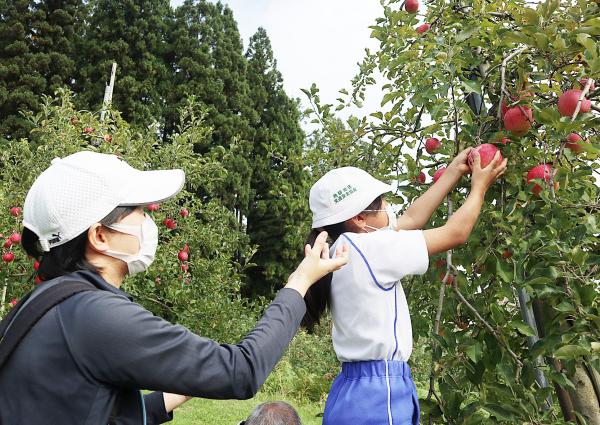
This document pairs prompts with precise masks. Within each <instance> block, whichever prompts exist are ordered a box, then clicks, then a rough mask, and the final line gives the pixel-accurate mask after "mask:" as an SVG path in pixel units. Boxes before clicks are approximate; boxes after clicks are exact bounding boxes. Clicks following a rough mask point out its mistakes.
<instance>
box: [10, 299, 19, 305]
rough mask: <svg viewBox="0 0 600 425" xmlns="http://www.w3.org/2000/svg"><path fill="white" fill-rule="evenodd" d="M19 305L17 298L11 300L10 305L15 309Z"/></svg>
mask: <svg viewBox="0 0 600 425" xmlns="http://www.w3.org/2000/svg"><path fill="white" fill-rule="evenodd" d="M17 303H18V301H17V299H16V298H13V299H12V300H10V305H12V306H13V307H14V306H16V305H17Z"/></svg>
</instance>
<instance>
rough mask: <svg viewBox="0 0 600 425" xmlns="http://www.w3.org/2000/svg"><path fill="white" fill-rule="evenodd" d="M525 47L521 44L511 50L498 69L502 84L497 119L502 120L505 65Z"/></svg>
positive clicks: (525, 47)
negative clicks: (518, 47) (519, 46)
mask: <svg viewBox="0 0 600 425" xmlns="http://www.w3.org/2000/svg"><path fill="white" fill-rule="evenodd" d="M527 49H528V47H527V46H523V47H521V48H520V49H518V50H515V51H514V52H512V53H511V54H510V55H508V56H507V57H505V58H504V60H503V61H502V66H501V68H500V70H501V71H500V75H501V81H502V85H501V86H500V102H499V103H498V120H499V121H502V101H503V100H504V92H505V91H506V65H507V64H508V62H510V61H511V60H512V59H513V58H514V57H515V56H518V55H520V54H521V53H523V52H524V51H525V50H527Z"/></svg>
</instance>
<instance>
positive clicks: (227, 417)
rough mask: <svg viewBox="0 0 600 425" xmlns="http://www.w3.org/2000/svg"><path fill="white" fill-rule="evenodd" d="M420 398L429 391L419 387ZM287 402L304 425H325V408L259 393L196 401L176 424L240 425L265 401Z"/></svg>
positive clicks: (180, 414)
mask: <svg viewBox="0 0 600 425" xmlns="http://www.w3.org/2000/svg"><path fill="white" fill-rule="evenodd" d="M418 393H419V396H420V397H423V396H426V395H427V390H425V389H423V388H418ZM273 400H283V401H285V402H287V403H289V404H291V405H292V406H294V408H295V409H296V410H297V411H298V414H299V415H300V418H301V419H302V423H303V424H304V425H321V422H322V416H321V414H322V413H323V409H324V407H325V406H324V405H323V404H319V403H311V402H298V401H296V400H290V399H286V397H285V396H277V395H271V394H266V393H258V394H257V395H256V396H255V397H254V398H253V399H251V400H207V399H204V398H195V399H192V400H190V401H189V402H187V403H185V404H184V405H183V406H181V407H180V408H179V409H177V410H176V411H175V415H174V418H173V422H171V423H172V424H174V425H236V424H237V423H238V422H239V421H241V420H244V419H246V418H247V417H248V415H249V414H250V412H252V410H253V409H254V408H255V407H256V406H258V405H259V404H260V403H264V402H265V401H273Z"/></svg>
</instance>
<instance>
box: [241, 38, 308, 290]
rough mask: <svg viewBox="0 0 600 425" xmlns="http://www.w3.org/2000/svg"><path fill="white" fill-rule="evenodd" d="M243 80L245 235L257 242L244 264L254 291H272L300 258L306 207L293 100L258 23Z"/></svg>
mask: <svg viewBox="0 0 600 425" xmlns="http://www.w3.org/2000/svg"><path fill="white" fill-rule="evenodd" d="M246 58H247V59H248V85H249V87H250V98H251V99H252V101H253V104H252V109H251V114H252V115H251V119H250V128H251V134H252V136H251V141H252V148H253V149H252V153H253V160H252V180H251V187H252V194H253V196H252V198H251V201H250V208H249V210H248V219H247V221H248V224H247V229H248V235H249V236H250V241H251V242H252V243H253V244H255V245H257V247H258V248H257V251H256V254H255V255H254V257H253V261H254V262H255V263H256V264H257V267H255V268H253V269H249V270H248V275H249V278H250V284H251V287H252V290H253V291H258V292H261V293H265V292H267V293H268V292H271V291H273V290H274V289H276V288H278V287H279V286H280V285H281V283H282V282H284V281H285V278H286V275H287V273H289V270H291V269H292V267H293V264H295V263H296V262H297V261H298V259H299V254H300V252H301V251H300V249H299V247H301V246H302V245H303V237H304V236H305V233H306V230H307V228H306V225H305V221H306V217H307V216H308V211H307V208H306V202H305V200H304V198H305V193H306V189H307V187H306V184H305V180H306V179H305V174H306V173H305V172H304V170H303V167H302V164H301V162H300V161H301V157H302V146H303V140H304V132H303V131H302V128H301V127H300V113H299V110H298V104H297V102H296V101H295V100H292V99H290V98H289V97H288V96H287V94H286V93H285V91H284V89H283V79H282V77H281V73H280V72H279V71H278V70H277V61H276V60H275V58H274V57H273V50H272V48H271V42H270V40H269V37H268V36H267V33H266V31H265V30H264V29H263V28H259V29H258V31H257V32H256V33H255V34H254V35H253V36H252V37H251V38H250V43H249V46H248V50H247V51H246Z"/></svg>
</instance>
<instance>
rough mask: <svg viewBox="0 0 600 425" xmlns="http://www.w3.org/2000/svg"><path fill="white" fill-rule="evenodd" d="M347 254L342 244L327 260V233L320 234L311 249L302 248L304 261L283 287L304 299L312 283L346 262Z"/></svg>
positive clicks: (345, 246) (346, 246)
mask: <svg viewBox="0 0 600 425" xmlns="http://www.w3.org/2000/svg"><path fill="white" fill-rule="evenodd" d="M348 252H349V248H348V245H346V244H343V245H341V246H339V247H338V248H337V249H336V252H335V257H334V258H329V244H328V243H327V232H321V233H320V234H319V236H317V239H316V240H315V243H314V245H313V246H312V247H311V246H310V245H306V246H305V247H304V259H303V260H302V262H301V263H300V264H299V265H298V267H297V268H296V270H295V271H294V272H293V273H292V274H291V275H290V277H289V278H288V282H287V285H285V287H286V288H292V289H295V290H296V291H298V292H299V293H300V295H302V296H303V297H304V294H306V291H307V290H308V288H310V287H311V285H312V284H313V283H315V282H316V281H318V280H319V279H321V278H322V277H323V276H325V275H326V274H327V273H331V272H333V271H336V270H339V269H340V268H341V267H342V266H343V265H344V264H346V263H347V262H348Z"/></svg>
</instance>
